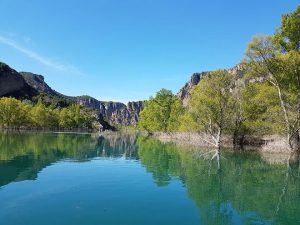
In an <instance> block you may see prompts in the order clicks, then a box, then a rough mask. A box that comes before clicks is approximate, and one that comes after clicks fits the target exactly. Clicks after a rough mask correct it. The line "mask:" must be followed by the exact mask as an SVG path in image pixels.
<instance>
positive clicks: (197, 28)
mask: <svg viewBox="0 0 300 225" xmlns="http://www.w3.org/2000/svg"><path fill="white" fill-rule="evenodd" d="M298 4H299V0H251V1H250V0H226V1H225V0H210V1H208V0H206V1H204V0H49V1H46V0H0V9H1V13H0V61H3V62H5V63H7V64H9V65H10V66H12V67H13V68H15V69H17V70H18V71H30V72H33V73H37V74H42V75H44V76H45V79H46V82H47V83H48V84H49V85H50V86H51V87H52V88H54V89H55V90H57V91H59V92H61V93H64V94H67V95H83V94H87V95H91V96H93V97H95V98H97V99H99V100H114V101H122V102H127V101H129V100H144V99H147V98H148V97H149V96H150V95H154V94H155V93H156V92H157V91H159V90H160V89H161V88H167V89H171V90H172V91H173V92H174V93H176V92H177V91H178V90H179V89H180V88H181V87H182V86H183V85H184V84H185V82H186V81H188V80H189V78H190V76H191V74H192V73H193V72H201V71H206V70H213V69H217V68H229V67H232V66H234V65H235V64H237V63H238V62H239V61H240V60H241V58H242V57H243V54H244V52H245V48H246V46H247V43H248V42H249V41H250V40H251V38H252V37H253V36H254V35H256V34H272V33H273V32H274V31H275V29H276V27H278V25H279V24H280V19H281V15H282V14H283V13H287V12H291V11H293V10H294V9H295V8H296V7H297V5H298Z"/></svg>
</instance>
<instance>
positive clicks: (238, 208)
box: [138, 139, 300, 224]
mask: <svg viewBox="0 0 300 225" xmlns="http://www.w3.org/2000/svg"><path fill="white" fill-rule="evenodd" d="M138 143H139V157H140V160H141V163H142V164H143V165H145V167H146V168H147V170H148V171H149V172H151V173H152V174H153V178H154V180H155V182H156V183H157V184H158V185H167V184H168V182H170V179H171V178H172V177H173V176H176V177H179V178H180V179H181V180H182V182H183V183H184V184H185V186H186V188H187V192H188V195H189V197H190V198H191V199H192V200H194V201H195V203H196V204H197V206H198V207H199V208H200V210H201V218H202V220H203V221H202V222H203V224H233V220H235V221H240V223H241V224H265V223H267V221H269V223H270V221H272V222H271V223H274V224H297V223H298V222H299V216H298V212H299V210H300V205H299V202H300V189H299V187H300V177H299V173H298V169H299V165H298V160H296V161H290V163H289V165H290V166H289V172H288V174H289V176H287V169H286V165H285V164H274V165H273V164H269V163H267V162H265V161H264V160H262V159H261V157H260V156H259V155H257V154H246V153H242V154H240V153H230V152H223V156H224V157H225V158H226V159H225V160H224V159H223V160H222V163H221V171H218V170H217V165H216V162H211V163H210V161H209V160H205V159H203V158H199V157H198V158H197V157H196V156H197V155H198V154H197V152H196V151H189V150H187V149H181V150H178V149H177V148H176V147H175V146H174V145H171V144H161V143H160V142H159V141H157V140H152V139H139V141H138ZM283 191H284V195H283V194H282V193H283ZM278 206H280V209H279V210H277V208H278ZM276 211H278V212H276ZM287 217H288V220H287ZM287 221H289V223H287Z"/></svg>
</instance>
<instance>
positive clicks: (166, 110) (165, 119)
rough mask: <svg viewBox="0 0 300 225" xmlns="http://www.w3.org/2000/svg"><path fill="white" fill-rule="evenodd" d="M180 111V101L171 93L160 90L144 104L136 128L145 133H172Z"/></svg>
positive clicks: (176, 124) (177, 122) (181, 109)
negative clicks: (145, 131)
mask: <svg viewBox="0 0 300 225" xmlns="http://www.w3.org/2000/svg"><path fill="white" fill-rule="evenodd" d="M182 111H183V108H182V104H181V102H180V100H179V99H178V98H177V97H176V96H174V95H173V94H172V92H171V91H169V90H166V89H162V90H160V91H159V92H158V93H157V94H156V96H155V97H154V98H152V97H151V98H150V100H148V101H146V102H145V106H144V109H143V111H142V112H141V113H140V120H139V124H138V126H139V128H141V129H144V130H147V131H164V132H167V131H174V130H175V129H176V127H177V126H178V124H179V121H178V120H177V118H178V116H179V115H180V114H181V112H182Z"/></svg>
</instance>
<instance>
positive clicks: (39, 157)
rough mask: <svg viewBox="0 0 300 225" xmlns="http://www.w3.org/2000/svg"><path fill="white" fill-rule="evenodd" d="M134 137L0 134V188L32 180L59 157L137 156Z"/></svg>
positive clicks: (84, 158)
mask: <svg viewBox="0 0 300 225" xmlns="http://www.w3.org/2000/svg"><path fill="white" fill-rule="evenodd" d="M135 140H136V139H135V137H134V136H132V135H111V136H106V137H105V138H104V137H102V136H101V137H99V136H98V135H92V134H63V133H59V134H53V133H52V134H43V133H36V134H33V133H22V134H20V133H0V188H1V186H3V185H6V184H8V183H10V182H13V181H22V180H34V179H36V178H37V174H38V172H39V171H41V170H42V169H43V168H45V167H47V166H48V165H50V164H53V163H55V162H57V161H59V160H74V161H78V162H80V161H87V160H90V159H92V158H95V157H125V158H126V159H137V147H136V144H135Z"/></svg>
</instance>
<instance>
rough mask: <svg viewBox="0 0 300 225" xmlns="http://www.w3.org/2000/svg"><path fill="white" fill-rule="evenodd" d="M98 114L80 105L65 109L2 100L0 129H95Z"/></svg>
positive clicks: (6, 99)
mask: <svg viewBox="0 0 300 225" xmlns="http://www.w3.org/2000/svg"><path fill="white" fill-rule="evenodd" d="M96 126H97V114H96V113H95V112H94V111H92V110H88V109H86V108H82V107H81V106H80V105H78V104H72V105H70V106H68V107H65V108H60V107H55V106H52V105H50V106H45V104H44V103H43V102H42V100H39V101H38V102H37V103H36V104H34V103H32V102H31V101H20V100H17V99H15V98H7V97H2V98H0V128H9V129H20V128H24V129H93V128H97V127H96Z"/></svg>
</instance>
